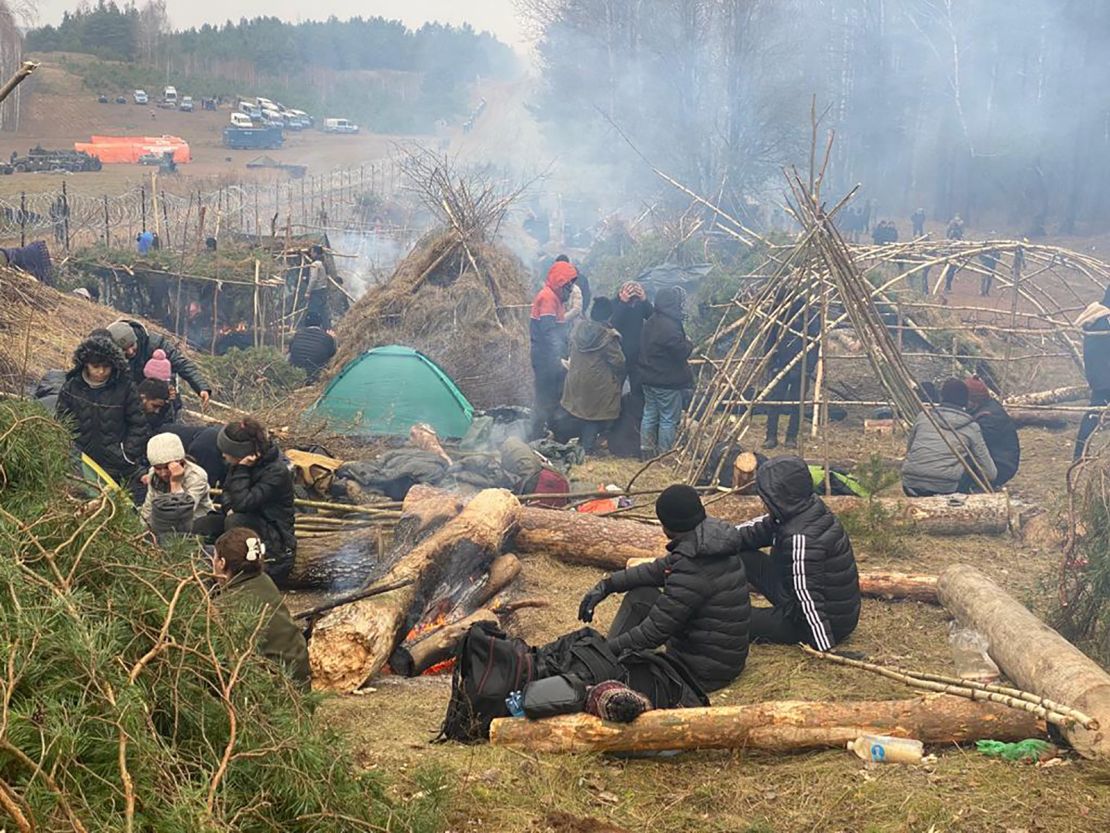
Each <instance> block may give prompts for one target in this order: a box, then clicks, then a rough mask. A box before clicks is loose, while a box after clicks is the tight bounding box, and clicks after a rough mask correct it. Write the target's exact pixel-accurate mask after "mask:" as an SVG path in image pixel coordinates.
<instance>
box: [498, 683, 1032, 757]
mask: <svg viewBox="0 0 1110 833" xmlns="http://www.w3.org/2000/svg"><path fill="white" fill-rule="evenodd" d="M1043 725H1044V724H1042V723H1041V722H1040V721H1038V720H1037V719H1036V718H1035V717H1033V715H1031V714H1029V713H1027V712H1024V711H1017V710H1016V709H1010V708H1007V707H1005V706H1000V705H998V704H995V703H977V702H974V701H971V700H965V699H963V698H960V697H951V696H948V695H944V694H939V695H935V696H931V697H920V698H915V699H911V700H878V701H866V700H858V701H851V700H845V701H838V702H831V703H829V702H804V701H791V700H786V701H781V702H767V703H752V704H749V705H744V706H715V707H714V706H710V707H707V708H695V709H659V710H653V711H648V712H645V713H644V714H642V715H640V716H639V717H638V718H636V720H634V721H633V722H632V723H607V722H604V721H602V720H599V719H598V718H596V717H593V716H592V715H588V714H569V715H564V716H562V717H552V718H548V719H546V720H526V719H520V718H501V719H498V720H494V721H493V724H492V725H491V726H490V743H491V744H492V745H494V746H508V747H511V748H514V749H521V750H526V751H528V752H545V753H550V752H659V751H664V750H672V749H766V750H770V751H774V752H795V751H799V750H803V749H826V748H832V749H837V748H840V749H843V748H844V747H845V746H846V745H847V744H848V743H851V742H852V741H853V740H855V739H856V738H857V737H859V736H860V735H863V734H878V735H893V736H895V737H907V738H915V739H917V740H919V741H921V742H922V743H926V744H952V743H972V742H974V741H977V740H984V739H988V738H990V739H994V740H1006V741H1016V740H1023V739H1025V738H1029V737H1036V736H1038V735H1041V734H1043V733H1044V729H1043Z"/></svg>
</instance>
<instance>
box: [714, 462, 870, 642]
mask: <svg viewBox="0 0 1110 833" xmlns="http://www.w3.org/2000/svg"><path fill="white" fill-rule="evenodd" d="M755 485H756V491H757V492H758V494H759V496H760V497H761V498H762V499H763V503H764V505H765V506H766V507H767V512H768V514H766V515H763V516H761V517H759V518H756V519H754V520H751V521H748V522H747V523H745V524H741V525H740V526H738V527H736V531H737V532H738V533H739V546H738V549H740V550H741V551H742V552H741V557H742V559H743V561H744V570H745V572H746V574H747V577H748V580H749V581H750V582H751V583H752V586H753V587H755V589H756V590H758V591H759V592H760V593H762V594H763V595H764V596H765V597H766V598H767V600H768V601H770V602H771V604H772V605H773V607H771V608H766V607H755V608H752V616H751V638H752V641H755V642H780V643H785V644H794V643H798V642H807V643H809V644H810V645H811V646H813V647H814V648H816V649H817V650H819V651H829V650H832V647H833V646H834V645H836V644H837V643H838V642H840V641H841V640H843V639H845V638H846V637H847V636H848V635H849V634H850V633H851V632H852V631H853V630H855V627H856V624H857V623H858V622H859V612H860V592H859V574H858V573H857V571H856V559H855V555H854V554H853V552H852V542H851V541H849V540H848V533H846V532H845V531H844V527H842V526H841V525H840V521H838V520H837V519H836V516H835V515H834V514H833V513H832V512H830V511H829V509H828V507H827V506H825V503H824V501H822V500H821V498H819V497H817V496H816V495H814V494H813V479H812V477H811V476H810V473H809V467H808V466H806V463H805V461H804V460H802V459H801V458H799V457H777V458H775V459H773V460H770V461H769V462H767V463H765V464H763V465H762V466H760V467H759V470H758V473H757V474H756V483H755ZM762 547H770V548H771V554H770V556H769V557H768V556H766V555H764V554H763V553H761V552H758V550H759V549H760V548H762Z"/></svg>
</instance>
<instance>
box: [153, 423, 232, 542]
mask: <svg viewBox="0 0 1110 833" xmlns="http://www.w3.org/2000/svg"><path fill="white" fill-rule="evenodd" d="M146 456H147V460H149V461H150V471H149V472H148V474H147V476H148V477H149V479H150V482H149V488H148V489H147V492H146V500H145V501H144V502H143V505H142V508H141V509H140V510H139V513H140V515H141V516H142V519H143V521H144V522H145V523H146V524H147V526H149V527H150V528H151V529H152V530H153V531H154V534H155V535H159V536H161V535H166V534H170V533H175V532H176V533H185V534H188V533H189V532H192V530H193V524H194V523H195V522H196V521H197V520H199V519H201V518H203V517H205V516H206V515H207V514H208V513H209V512H214V511H215V507H214V506H213V505H212V497H211V495H210V494H209V492H208V473H207V472H205V470H204V469H202V468H201V467H200V466H198V465H197V464H196V463H194V462H193V461H192V460H188V459H186V457H185V446H184V445H182V443H181V438H180V437H178V436H177V435H176V434H169V433H166V434H156V435H155V436H153V437H151V438H150V440H149V441H148V442H147V445H146Z"/></svg>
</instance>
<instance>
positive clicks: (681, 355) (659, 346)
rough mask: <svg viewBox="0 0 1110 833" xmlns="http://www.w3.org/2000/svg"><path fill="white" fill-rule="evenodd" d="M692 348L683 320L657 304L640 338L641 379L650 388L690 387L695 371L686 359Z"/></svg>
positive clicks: (645, 323)
mask: <svg viewBox="0 0 1110 833" xmlns="http://www.w3.org/2000/svg"><path fill="white" fill-rule="evenodd" d="M693 352H694V343H693V342H692V341H690V339H688V338H686V330H685V329H683V326H682V320H681V319H680V318H678V317H675V316H673V315H670V314H668V312H667V311H664V310H661V309H660V308H659V307H658V306H656V308H655V312H654V313H652V316H651V318H649V319H648V320H647V321H645V322H644V331H643V335H642V336H641V338H640V361H639V364H640V382H641V383H642V384H644V385H647V386H648V387H652V388H669V389H672V390H674V389H679V390H681V389H685V388H692V387H693V386H694V374H693V372H692V371H691V370H690V363H689V362H688V361H687V359H689V358H690V354H691V353H693Z"/></svg>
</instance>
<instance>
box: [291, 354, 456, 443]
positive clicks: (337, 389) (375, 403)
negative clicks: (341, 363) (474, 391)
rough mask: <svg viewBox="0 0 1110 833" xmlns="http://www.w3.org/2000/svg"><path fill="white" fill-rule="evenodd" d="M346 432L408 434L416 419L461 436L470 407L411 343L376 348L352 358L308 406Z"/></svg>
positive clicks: (443, 433) (449, 434) (445, 434)
mask: <svg viewBox="0 0 1110 833" xmlns="http://www.w3.org/2000/svg"><path fill="white" fill-rule="evenodd" d="M312 413H313V414H314V415H315V416H321V417H325V418H327V419H329V420H332V421H333V423H334V427H335V429H336V430H338V431H340V432H341V433H345V434H373V435H380V434H387V435H396V436H407V435H408V433H409V429H410V428H411V427H412V426H413V425H414V424H416V423H418V422H426V423H428V424H429V425H431V426H432V427H433V428H434V429H435V430H436V433H438V434H439V435H440V436H441V437H462V436H464V435H465V434H466V431H467V429H468V428H469V427H470V420H471V417H472V416H473V414H474V408H473V406H472V405H471V404H470V403H469V402H468V401H467V399H466V397H465V396H463V395H462V392H461V391H460V390H459V389H458V388H457V387H456V386H455V383H454V382H452V381H451V378H450V377H449V376H448V375H447V374H446V373H444V372H443V371H442V370H441V369H440V368H439V366H438V365H437V364H436V363H435V362H433V361H432V360H431V359H429V358H428V357H427V356H425V355H424V354H423V353H421V352H419V351H417V350H413V349H412V348H410V347H401V346H400V345H396V344H391V345H387V346H385V347H375V348H374V349H373V350H368V351H366V352H365V353H363V354H362V355H361V356H359V357H358V358H356V359H352V360H351V361H350V362H348V363H347V365H346V366H345V367H344V368H343V369H342V370H341V371H340V372H339V374H338V375H337V376H336V377H335V378H334V379H332V380H331V382H330V383H329V384H328V386H327V388H325V389H324V393H323V394H322V395H321V396H320V398H319V399H318V400H317V402H316V404H315V405H313V406H312Z"/></svg>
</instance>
